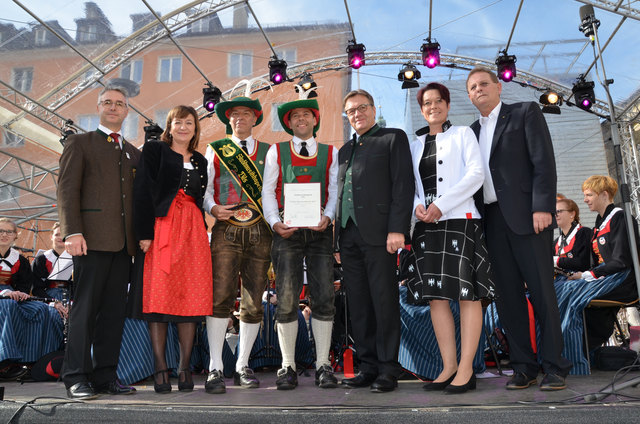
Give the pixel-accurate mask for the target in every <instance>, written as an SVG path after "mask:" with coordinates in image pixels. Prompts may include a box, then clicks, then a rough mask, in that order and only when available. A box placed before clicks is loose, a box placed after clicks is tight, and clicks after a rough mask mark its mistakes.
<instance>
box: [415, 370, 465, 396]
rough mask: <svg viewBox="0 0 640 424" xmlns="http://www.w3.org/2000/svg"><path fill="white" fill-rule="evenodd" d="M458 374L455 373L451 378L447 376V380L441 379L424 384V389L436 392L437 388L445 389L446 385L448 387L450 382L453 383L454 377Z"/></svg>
mask: <svg viewBox="0 0 640 424" xmlns="http://www.w3.org/2000/svg"><path fill="white" fill-rule="evenodd" d="M456 374H457V373H455V372H454V373H453V375H452V376H451V377H449V378H447V379H446V380H445V381H439V382H437V383H436V382H434V381H432V382H431V383H427V384H425V385H424V386H422V389H423V390H426V391H427V392H435V391H436V390H444V388H445V387H447V386H448V385H449V384H451V382H452V381H453V379H454V378H456Z"/></svg>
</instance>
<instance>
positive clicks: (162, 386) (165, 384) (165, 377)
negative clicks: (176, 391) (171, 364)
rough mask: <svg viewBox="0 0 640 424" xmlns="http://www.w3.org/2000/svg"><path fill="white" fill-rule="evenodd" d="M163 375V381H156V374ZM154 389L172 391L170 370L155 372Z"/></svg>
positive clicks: (163, 391) (157, 391) (161, 391)
mask: <svg viewBox="0 0 640 424" xmlns="http://www.w3.org/2000/svg"><path fill="white" fill-rule="evenodd" d="M158 375H161V376H162V383H158V382H156V376H158ZM153 390H155V391H156V393H169V392H171V382H170V381H169V370H167V369H165V370H160V371H156V372H154V373H153Z"/></svg>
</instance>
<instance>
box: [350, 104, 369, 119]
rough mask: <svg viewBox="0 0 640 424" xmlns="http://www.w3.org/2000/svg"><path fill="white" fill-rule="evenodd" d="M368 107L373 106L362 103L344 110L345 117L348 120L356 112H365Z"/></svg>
mask: <svg viewBox="0 0 640 424" xmlns="http://www.w3.org/2000/svg"><path fill="white" fill-rule="evenodd" d="M369 106H373V105H372V104H371V103H363V104H361V105H359V106H356V107H352V108H351V109H347V110H345V111H344V114H345V115H347V116H348V117H349V118H351V117H352V116H353V115H355V114H356V111H357V112H360V113H364V112H366V111H367V109H368V108H369Z"/></svg>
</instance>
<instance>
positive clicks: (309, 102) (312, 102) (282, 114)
mask: <svg viewBox="0 0 640 424" xmlns="http://www.w3.org/2000/svg"><path fill="white" fill-rule="evenodd" d="M293 109H311V112H313V114H314V115H315V117H316V121H317V123H316V126H315V127H313V136H314V137H315V136H316V133H317V132H318V129H319V128H320V107H319V106H318V101H317V100H316V99H304V100H294V101H292V102H288V103H283V104H281V105H280V106H278V118H280V124H282V128H284V130H285V131H286V132H287V133H289V134H291V135H293V130H292V129H291V126H290V125H289V114H290V113H291V111H292V110H293Z"/></svg>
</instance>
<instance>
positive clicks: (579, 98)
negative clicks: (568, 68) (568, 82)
mask: <svg viewBox="0 0 640 424" xmlns="http://www.w3.org/2000/svg"><path fill="white" fill-rule="evenodd" d="M594 86H595V84H594V83H593V81H585V79H584V75H580V76H579V77H578V81H576V83H575V84H574V85H573V88H572V89H571V92H573V100H574V103H575V104H576V106H578V107H579V108H580V109H583V110H590V109H591V107H592V106H593V103H594V102H595V101H596V95H595V94H594V92H593V87H594Z"/></svg>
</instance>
